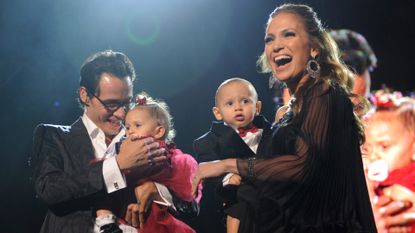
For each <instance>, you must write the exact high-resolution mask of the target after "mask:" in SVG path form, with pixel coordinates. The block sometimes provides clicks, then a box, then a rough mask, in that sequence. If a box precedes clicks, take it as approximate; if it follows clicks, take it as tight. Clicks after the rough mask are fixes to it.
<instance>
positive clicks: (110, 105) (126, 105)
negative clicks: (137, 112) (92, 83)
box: [88, 91, 131, 112]
mask: <svg viewBox="0 0 415 233" xmlns="http://www.w3.org/2000/svg"><path fill="white" fill-rule="evenodd" d="M88 92H89V93H91V94H92V93H93V92H90V91H88ZM92 96H94V97H95V98H97V100H98V101H99V102H100V103H101V104H102V105H103V106H104V108H105V109H106V110H107V111H109V112H116V111H117V110H118V109H119V108H121V107H122V108H123V109H124V111H128V110H129V109H130V104H131V98H130V99H128V100H124V101H118V100H101V99H100V98H99V97H98V96H96V95H95V94H92Z"/></svg>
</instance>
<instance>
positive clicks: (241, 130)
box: [238, 125, 258, 138]
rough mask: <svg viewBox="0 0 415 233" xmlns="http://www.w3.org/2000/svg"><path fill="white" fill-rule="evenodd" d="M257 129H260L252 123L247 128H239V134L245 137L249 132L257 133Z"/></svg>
mask: <svg viewBox="0 0 415 233" xmlns="http://www.w3.org/2000/svg"><path fill="white" fill-rule="evenodd" d="M257 131H258V128H257V127H256V126H255V125H251V126H248V127H245V128H239V129H238V133H239V136H241V137H242V138H243V137H245V136H246V134H247V133H248V132H251V133H255V132H257Z"/></svg>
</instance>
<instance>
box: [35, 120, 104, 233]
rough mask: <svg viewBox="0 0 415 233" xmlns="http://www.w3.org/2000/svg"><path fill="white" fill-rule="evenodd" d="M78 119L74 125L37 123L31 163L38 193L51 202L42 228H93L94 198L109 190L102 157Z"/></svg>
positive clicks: (56, 229)
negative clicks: (97, 153)
mask: <svg viewBox="0 0 415 233" xmlns="http://www.w3.org/2000/svg"><path fill="white" fill-rule="evenodd" d="M94 158H95V155H94V149H93V146H92V142H91V140H90V138H89V136H88V132H87V130H86V128H85V126H84V124H83V123H82V120H81V119H78V120H77V121H76V122H75V123H74V124H73V125H71V126H59V125H46V124H42V125H39V126H37V127H36V129H35V132H34V138H33V149H32V156H31V165H32V166H33V182H34V188H35V192H36V195H37V197H38V198H39V199H40V200H41V201H42V202H44V203H45V204H46V205H47V206H48V212H47V215H46V218H45V221H44V223H43V226H42V229H41V232H91V231H92V229H93V224H94V213H93V211H92V210H93V206H94V200H95V199H97V198H98V197H99V196H100V195H104V193H106V190H105V184H104V179H103V175H102V161H101V162H95V163H92V162H91V161H92V160H93V159H94Z"/></svg>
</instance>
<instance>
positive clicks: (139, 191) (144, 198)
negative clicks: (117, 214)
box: [126, 181, 161, 228]
mask: <svg viewBox="0 0 415 233" xmlns="http://www.w3.org/2000/svg"><path fill="white" fill-rule="evenodd" d="M134 192H135V197H136V199H137V203H134V204H130V205H129V206H128V208H127V214H126V221H127V222H128V223H130V224H132V225H133V226H135V227H136V226H138V225H140V228H142V227H143V224H144V221H145V216H146V214H147V212H148V210H149V208H150V206H151V203H153V201H154V200H161V197H160V195H159V193H158V190H157V187H156V185H155V184H154V182H152V181H147V182H145V183H143V184H141V185H140V186H137V187H136V188H135V189H134Z"/></svg>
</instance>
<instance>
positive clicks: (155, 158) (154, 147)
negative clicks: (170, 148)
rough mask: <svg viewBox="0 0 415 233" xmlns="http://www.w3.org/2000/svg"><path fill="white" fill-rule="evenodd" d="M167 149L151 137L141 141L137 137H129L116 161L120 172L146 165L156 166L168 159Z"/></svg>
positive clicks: (122, 145)
mask: <svg viewBox="0 0 415 233" xmlns="http://www.w3.org/2000/svg"><path fill="white" fill-rule="evenodd" d="M164 152H165V149H164V148H160V145H159V143H158V142H154V139H153V138H151V137H148V138H142V139H140V138H139V137H138V136H136V135H132V136H130V137H128V138H127V139H126V140H125V141H123V143H122V144H121V148H120V153H119V154H118V155H117V157H116V160H117V163H118V166H119V167H120V170H125V169H129V168H133V167H141V166H146V165H150V166H151V165H154V164H157V163H160V162H162V161H164V160H166V159H167V157H166V156H165V155H164Z"/></svg>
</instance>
